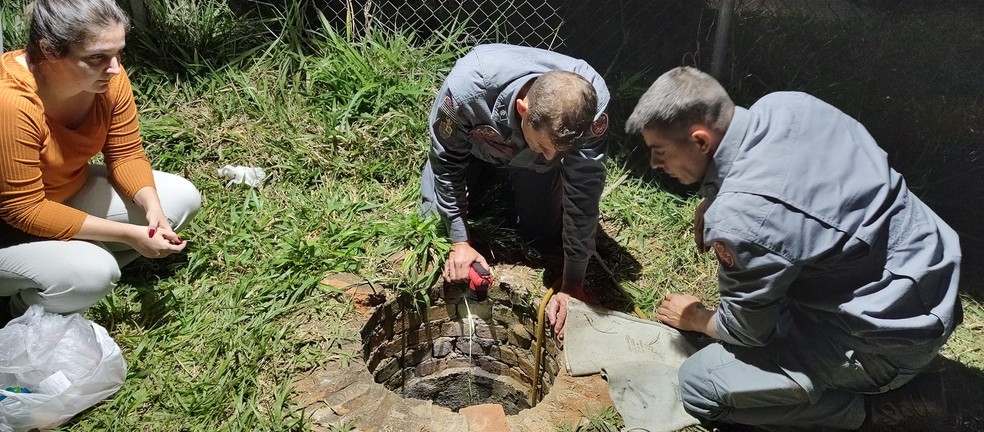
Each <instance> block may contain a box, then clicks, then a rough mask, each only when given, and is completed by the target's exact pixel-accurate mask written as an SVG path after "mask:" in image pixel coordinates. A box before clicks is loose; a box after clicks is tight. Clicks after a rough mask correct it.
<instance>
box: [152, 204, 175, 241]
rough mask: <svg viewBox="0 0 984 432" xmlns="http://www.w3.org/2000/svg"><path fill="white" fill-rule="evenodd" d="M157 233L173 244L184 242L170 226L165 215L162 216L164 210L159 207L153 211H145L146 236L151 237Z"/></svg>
mask: <svg viewBox="0 0 984 432" xmlns="http://www.w3.org/2000/svg"><path fill="white" fill-rule="evenodd" d="M157 235H160V236H162V237H163V238H164V239H165V240H167V241H169V242H171V244H173V245H179V244H182V243H184V240H183V239H182V238H181V237H179V236H178V235H177V234H176V233H175V232H174V230H173V229H172V228H171V224H170V222H168V220H167V217H166V216H164V212H163V211H162V210H161V209H160V207H158V208H157V209H156V210H155V211H148V212H147V238H151V239H152V238H154V237H155V236H157Z"/></svg>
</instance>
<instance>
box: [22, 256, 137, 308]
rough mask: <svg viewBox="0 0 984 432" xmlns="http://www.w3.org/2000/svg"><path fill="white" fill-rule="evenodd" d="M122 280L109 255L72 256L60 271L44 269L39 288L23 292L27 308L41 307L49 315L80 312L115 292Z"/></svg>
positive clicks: (60, 265)
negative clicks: (37, 305)
mask: <svg viewBox="0 0 984 432" xmlns="http://www.w3.org/2000/svg"><path fill="white" fill-rule="evenodd" d="M119 280H120V268H119V266H118V265H117V263H116V259H115V258H113V255H112V254H110V253H109V252H106V251H104V250H102V249H101V248H100V249H99V252H98V253H88V254H81V255H75V256H72V257H71V258H70V259H67V260H65V262H62V263H59V265H58V266H57V267H55V266H50V267H49V268H46V269H44V270H43V271H42V272H41V273H40V274H39V276H38V277H37V278H36V279H35V283H36V287H35V288H33V289H25V290H22V292H21V295H20V298H21V300H22V301H23V303H24V305H25V306H29V305H31V304H40V305H41V306H43V307H44V308H45V310H47V311H49V312H57V313H69V312H78V311H81V310H84V309H86V308H88V307H89V306H92V305H93V304H95V303H96V302H98V301H99V300H101V299H102V298H103V297H105V296H106V295H108V294H109V293H110V292H112V290H113V288H115V287H116V283H117V282H118V281H119Z"/></svg>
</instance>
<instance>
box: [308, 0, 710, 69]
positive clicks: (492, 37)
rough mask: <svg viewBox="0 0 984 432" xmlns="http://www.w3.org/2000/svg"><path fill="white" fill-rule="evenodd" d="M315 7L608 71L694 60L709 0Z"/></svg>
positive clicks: (440, 1)
mask: <svg viewBox="0 0 984 432" xmlns="http://www.w3.org/2000/svg"><path fill="white" fill-rule="evenodd" d="M320 7H321V10H322V11H324V12H325V13H326V15H329V16H330V17H329V18H331V17H332V16H333V17H334V23H335V24H336V25H339V26H342V25H346V20H347V21H348V22H349V23H351V22H355V23H356V24H357V25H358V26H360V27H362V28H365V27H367V26H376V27H381V28H385V29H389V30H395V31H413V32H416V33H417V34H418V35H420V36H422V37H427V36H429V35H431V34H435V33H451V32H454V31H455V30H457V29H462V30H464V35H463V36H464V37H465V38H467V39H468V41H469V42H472V43H475V44H478V43H489V42H502V43H512V44H519V45H526V46H533V47H539V48H545V49H551V50H554V51H558V52H562V53H565V54H568V55H571V56H574V57H578V58H582V59H584V60H586V61H588V63H590V64H591V65H592V66H594V67H595V69H597V70H598V71H599V72H601V73H602V74H604V75H605V76H606V78H609V79H611V78H612V77H614V76H616V75H619V74H623V73H630V74H631V73H633V72H637V71H641V70H647V69H656V68H660V67H663V68H665V67H672V66H673V65H678V64H681V63H687V64H698V63H700V61H701V58H703V57H704V56H705V55H709V54H710V53H709V52H705V47H706V46H709V45H707V41H708V37H709V35H710V34H711V33H710V31H711V29H710V20H709V18H712V17H713V16H714V15H715V12H714V10H713V8H711V7H710V6H709V5H707V4H706V3H704V2H699V1H697V2H695V1H689V0H687V1H684V0H667V1H658V2H655V1H643V0H619V1H606V2H598V1H590V0H574V1H559V0H522V1H514V0H486V1H477V0H450V1H448V0H410V1H391V0H382V1H366V0H350V1H327V2H324V3H322V4H321V5H320Z"/></svg>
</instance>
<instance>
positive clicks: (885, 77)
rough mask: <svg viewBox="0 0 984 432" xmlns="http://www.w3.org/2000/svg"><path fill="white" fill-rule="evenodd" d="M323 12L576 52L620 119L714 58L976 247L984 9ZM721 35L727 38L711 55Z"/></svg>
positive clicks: (737, 83)
mask: <svg viewBox="0 0 984 432" xmlns="http://www.w3.org/2000/svg"><path fill="white" fill-rule="evenodd" d="M321 6H322V10H323V11H324V12H325V13H326V14H329V15H332V14H334V15H335V16H336V17H343V18H342V19H341V20H340V21H341V22H344V21H345V18H344V17H348V19H349V20H354V19H357V20H361V22H362V23H363V25H375V26H379V27H383V28H386V29H390V30H401V31H408V30H409V31H414V32H416V33H417V34H419V35H420V36H424V37H426V36H428V35H431V34H434V33H439V32H449V31H452V29H455V28H462V29H463V30H464V35H465V37H467V38H468V39H469V42H473V43H484V42H505V43H514V44H521V45H527V46H535V47H541V48H548V49H552V50H556V51H559V52H562V53H565V54H568V55H571V56H573V57H578V58H582V59H584V60H586V61H588V63H590V64H591V65H592V66H594V67H595V69H597V70H598V71H599V72H601V73H602V74H603V75H604V76H605V78H606V80H607V81H608V82H609V87H610V88H611V90H612V93H613V96H614V97H615V102H616V103H615V104H614V107H613V109H614V110H616V112H615V113H613V118H615V119H619V118H624V116H625V115H627V111H628V110H631V107H632V105H633V103H634V100H635V99H636V98H637V96H638V94H639V93H641V92H642V91H643V90H644V89H645V88H646V87H647V86H648V84H649V83H651V82H652V80H653V79H654V78H655V77H656V76H658V75H659V74H660V73H662V72H663V71H665V70H668V69H670V68H672V67H675V66H680V65H690V66H696V67H699V68H701V69H703V70H711V69H712V67H711V66H712V63H718V62H720V64H717V65H714V66H715V67H713V69H715V71H716V72H718V74H717V75H718V76H719V78H720V79H721V81H722V82H723V83H724V84H725V86H726V87H728V88H729V91H730V92H731V94H732V95H733V96H734V98H735V99H736V101H737V102H738V103H739V104H740V105H743V106H748V105H750V104H752V103H754V102H755V100H757V99H758V98H759V97H761V96H763V95H765V94H767V93H770V92H774V91H788V90H795V91H804V92H807V93H810V94H813V95H815V96H817V97H819V98H821V99H823V100H825V101H827V102H829V103H831V104H833V105H835V106H837V107H838V108H840V109H841V110H843V111H845V112H846V113H848V114H850V115H852V116H853V117H855V118H857V119H858V120H859V121H861V123H863V124H864V125H865V126H867V127H868V128H869V130H870V131H871V133H872V135H874V136H875V138H876V140H877V141H878V142H879V144H880V145H882V147H884V148H885V149H886V151H887V152H888V154H889V159H890V161H891V163H892V165H893V167H895V168H896V169H897V170H899V171H900V172H902V173H903V174H904V175H905V177H906V179H907V181H908V183H909V185H910V186H911V187H912V188H913V189H914V190H915V191H916V192H917V194H919V195H920V196H921V197H923V199H924V200H925V201H927V202H928V203H929V204H930V205H931V206H932V207H933V208H934V209H936V210H937V212H939V213H940V214H941V215H942V216H943V217H944V219H946V220H947V221H949V222H950V223H951V224H952V225H954V227H955V228H956V229H957V231H958V232H960V234H961V236H962V237H963V238H964V240H965V241H966V242H968V244H970V245H973V244H977V245H979V246H980V247H984V230H982V229H980V228H976V227H977V226H978V224H977V223H976V222H975V221H976V220H978V219H981V218H984V212H982V211H981V209H980V208H978V207H981V206H979V205H978V206H973V207H974V208H971V209H968V206H967V203H968V202H978V203H979V202H980V197H979V195H978V194H979V191H981V190H984V151H982V150H980V149H979V148H978V147H979V143H980V142H982V141H984V127H982V124H984V123H982V120H984V80H981V79H980V77H981V76H984V60H982V59H984V56H981V55H980V53H982V52H984V29H982V27H981V26H980V23H981V22H984V11H982V9H984V6H982V5H981V4H980V2H976V1H971V0H944V1H940V2H920V1H915V0H909V1H906V0H902V1H889V0H705V1H693V0H687V1H682V0H681V1H678V0H664V1H642V0H618V1H615V0H609V1H589V0H573V1H557V0H520V1H510V0H488V1H475V0H410V1H391V0H379V1H367V0H350V1H347V2H342V1H336V2H331V1H328V2H326V3H323V4H322V5H321ZM721 23H726V24H725V25H723V26H722V27H724V28H722V29H721V30H723V31H721V32H717V30H718V29H717V28H716V27H717V26H718V25H719V24H721ZM456 26H460V27H456ZM716 38H718V42H727V43H718V44H717V47H715V39H716ZM721 38H723V39H721ZM715 49H716V50H718V51H719V52H718V53H717V55H715V53H713V52H712V51H714V50H715ZM725 51H726V52H725ZM619 104H621V106H620V105H619ZM617 127H618V126H616V128H617ZM968 210H970V211H968ZM982 291H984V290H982Z"/></svg>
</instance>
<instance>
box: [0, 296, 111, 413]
mask: <svg viewBox="0 0 984 432" xmlns="http://www.w3.org/2000/svg"><path fill="white" fill-rule="evenodd" d="M125 378H126V362H125V361H124V360H123V353H122V352H121V351H120V347H119V346H118V345H117V344H116V342H115V341H113V339H112V338H111V337H110V336H109V333H107V332H106V329H104V328H103V327H102V326H100V325H99V324H96V323H93V322H91V321H89V320H87V319H85V318H83V317H82V316H81V315H79V314H71V315H67V316H63V315H60V314H55V313H45V312H44V309H43V308H42V307H41V306H38V305H33V306H31V307H30V308H29V309H28V310H27V312H25V313H24V315H22V316H20V317H18V318H15V319H13V320H11V321H10V322H9V323H7V326H6V327H4V328H2V329H0V398H2V399H3V400H0V432H11V431H27V430H30V429H34V428H38V429H46V428H52V427H55V426H58V425H61V424H62V423H65V422H66V421H68V420H69V419H71V418H72V417H73V416H75V415H76V414H78V413H80V412H82V411H84V410H85V409H87V408H89V407H91V406H93V405H95V404H96V403H98V402H99V401H101V400H103V399H106V398H108V397H109V396H111V395H113V394H114V393H116V391H118V390H119V389H120V387H121V386H122V385H123V380H124V379H125ZM18 387H19V388H22V389H27V390H28V391H30V393H20V392H18V391H17V390H18V389H17V388H18ZM8 388H12V389H14V390H13V391H11V390H6V389H8Z"/></svg>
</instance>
